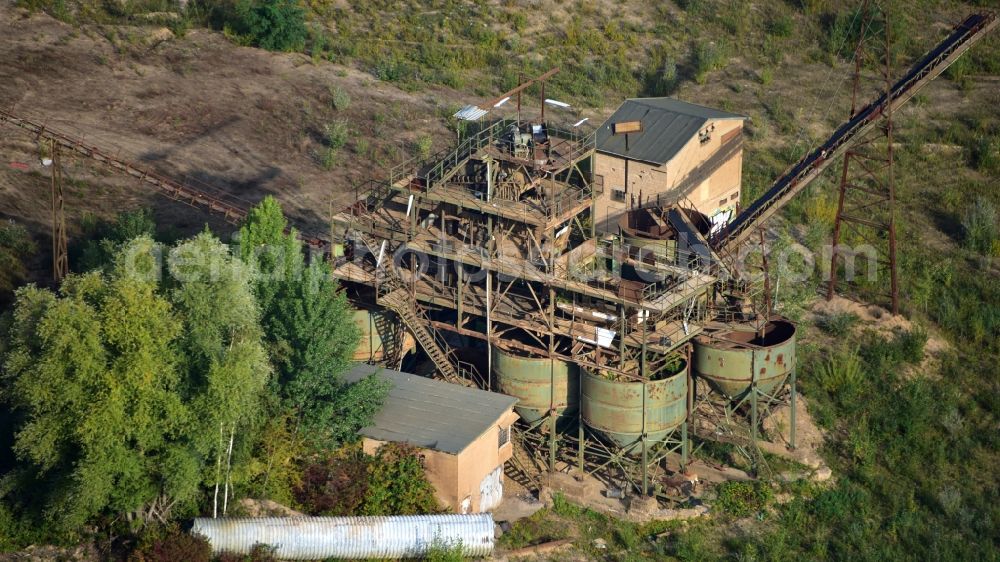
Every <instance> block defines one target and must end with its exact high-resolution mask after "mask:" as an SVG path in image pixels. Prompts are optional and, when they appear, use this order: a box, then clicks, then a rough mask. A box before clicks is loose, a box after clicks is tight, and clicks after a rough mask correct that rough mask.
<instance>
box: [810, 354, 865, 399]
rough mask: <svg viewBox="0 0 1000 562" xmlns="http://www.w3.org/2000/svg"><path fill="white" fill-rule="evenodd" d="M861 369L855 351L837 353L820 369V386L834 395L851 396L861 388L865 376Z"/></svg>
mask: <svg viewBox="0 0 1000 562" xmlns="http://www.w3.org/2000/svg"><path fill="white" fill-rule="evenodd" d="M861 367H862V365H861V360H860V359H859V357H858V353H857V351H854V350H852V351H840V352H837V353H835V354H833V355H831V356H830V357H828V358H827V360H826V363H825V364H824V365H823V367H822V368H821V369H820V371H819V383H820V386H822V387H823V390H825V391H827V392H829V393H830V394H834V395H845V394H847V395H849V394H853V393H854V391H856V390H857V389H858V388H859V387H860V386H861V383H862V382H863V378H864V376H865V375H864V371H863V370H862V368H861ZM838 398H843V396H838Z"/></svg>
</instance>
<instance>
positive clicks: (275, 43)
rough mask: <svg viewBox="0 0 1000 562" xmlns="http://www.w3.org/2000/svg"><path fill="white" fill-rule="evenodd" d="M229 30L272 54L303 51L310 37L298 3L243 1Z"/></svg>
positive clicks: (286, 1)
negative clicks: (275, 52)
mask: <svg viewBox="0 0 1000 562" xmlns="http://www.w3.org/2000/svg"><path fill="white" fill-rule="evenodd" d="M226 30H227V31H228V32H229V34H230V35H235V36H237V37H238V38H239V39H240V41H241V42H245V43H248V44H250V45H253V46H254V47H260V48H262V49H267V50H269V51H300V50H302V49H303V47H305V43H306V37H307V35H308V31H307V29H306V18H305V11H304V10H303V9H302V6H301V5H300V4H299V2H298V0H239V1H238V2H237V3H236V9H235V10H234V12H233V14H232V18H231V19H230V20H229V21H228V22H227V23H226Z"/></svg>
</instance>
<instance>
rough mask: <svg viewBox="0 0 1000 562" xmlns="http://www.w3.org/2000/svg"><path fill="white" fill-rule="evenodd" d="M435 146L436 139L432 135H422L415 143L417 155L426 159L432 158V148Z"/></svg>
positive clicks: (414, 147)
mask: <svg viewBox="0 0 1000 562" xmlns="http://www.w3.org/2000/svg"><path fill="white" fill-rule="evenodd" d="M433 148H434V139H432V138H431V137H430V135H420V136H419V137H417V140H416V141H415V142H414V143H413V149H414V152H416V153H417V157H418V158H420V159H421V160H426V159H427V158H430V155H431V150H432V149H433Z"/></svg>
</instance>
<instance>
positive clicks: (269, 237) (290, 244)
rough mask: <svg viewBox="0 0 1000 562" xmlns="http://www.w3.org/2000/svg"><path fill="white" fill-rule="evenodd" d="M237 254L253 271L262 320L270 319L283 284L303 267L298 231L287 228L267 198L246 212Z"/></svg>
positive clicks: (276, 206) (277, 206)
mask: <svg viewBox="0 0 1000 562" xmlns="http://www.w3.org/2000/svg"><path fill="white" fill-rule="evenodd" d="M238 248H239V251H238V254H239V257H240V258H241V259H242V260H243V262H244V263H246V264H248V265H249V266H251V267H252V268H253V270H254V277H255V282H254V292H255V294H256V295H257V302H258V304H259V305H260V308H261V311H262V313H263V315H264V318H265V319H267V318H268V317H270V316H271V315H272V314H273V312H274V309H275V307H276V303H275V302H274V299H275V297H276V296H277V294H278V292H279V291H281V289H282V288H283V286H285V284H284V283H283V282H285V281H294V280H295V279H297V278H298V277H299V275H301V273H302V270H303V269H304V267H305V265H304V264H305V260H304V257H303V254H302V243H301V242H299V240H298V232H297V231H296V230H295V229H294V228H289V226H288V220H286V219H285V215H284V213H283V212H282V210H281V205H280V204H279V203H278V201H277V200H276V199H275V198H274V197H271V196H270V195H268V196H267V197H265V198H264V199H263V200H262V201H261V202H260V204H258V205H257V206H256V207H254V208H253V209H251V210H250V213H249V214H248V215H247V219H246V221H245V222H244V224H243V226H242V227H240V233H239V239H238Z"/></svg>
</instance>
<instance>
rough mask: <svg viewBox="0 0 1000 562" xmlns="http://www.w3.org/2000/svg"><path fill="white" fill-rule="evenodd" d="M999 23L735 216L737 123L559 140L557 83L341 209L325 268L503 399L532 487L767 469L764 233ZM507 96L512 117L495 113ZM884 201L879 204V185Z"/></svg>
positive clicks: (625, 123)
mask: <svg viewBox="0 0 1000 562" xmlns="http://www.w3.org/2000/svg"><path fill="white" fill-rule="evenodd" d="M995 25H996V19H995V17H994V16H992V15H991V14H975V15H973V16H970V17H969V18H968V20H967V21H965V22H963V23H962V24H961V25H959V26H958V27H956V28H955V30H954V31H953V33H952V34H951V35H950V36H949V37H948V38H947V39H945V40H944V41H942V42H941V43H940V44H939V45H938V46H937V47H936V48H935V49H934V50H932V51H931V52H929V53H928V55H927V56H925V57H924V58H923V59H921V60H920V61H918V62H917V63H916V64H915V65H914V67H913V68H912V69H911V70H910V71H909V72H908V73H906V74H905V75H904V76H903V77H902V78H901V79H900V80H899V81H897V82H896V83H894V84H890V83H887V85H886V89H885V91H884V93H882V94H881V95H880V96H878V97H877V98H876V99H875V100H873V101H871V102H870V103H868V104H867V105H864V106H861V107H860V108H858V109H856V111H853V112H852V115H851V118H850V119H849V120H848V121H846V122H845V123H844V124H843V125H841V126H840V127H838V128H837V129H836V131H834V133H833V134H832V135H831V136H830V137H829V138H828V139H827V140H826V141H825V142H823V143H822V144H821V145H819V146H818V147H816V148H815V149H814V150H812V151H810V152H809V153H807V154H806V155H804V156H803V157H802V158H801V159H800V160H799V161H798V162H796V163H795V164H793V165H792V166H791V167H789V169H788V170H787V171H786V172H785V173H784V174H782V175H781V176H780V177H778V178H777V179H776V180H775V181H774V183H773V184H772V185H771V186H770V187H769V188H768V189H766V190H764V194H763V195H762V196H761V197H760V198H758V199H757V200H755V201H753V202H751V203H750V204H748V205H746V207H745V208H743V209H739V212H737V213H732V212H731V210H732V207H733V206H734V205H735V203H736V202H737V201H738V200H739V197H740V192H741V185H740V168H741V159H742V155H741V150H742V127H743V121H744V118H743V117H742V116H739V115H735V114H732V113H728V112H724V111H719V110H714V109H710V108H704V107H700V106H696V105H693V104H688V103H685V102H680V101H678V100H671V99H666V98H660V99H645V100H643V99H633V100H627V101H626V102H625V103H624V104H623V105H622V106H621V107H620V108H619V110H618V111H617V112H616V113H615V115H613V116H612V117H611V119H609V120H608V122H607V123H605V124H604V125H602V126H601V127H599V128H598V129H597V130H596V131H591V132H587V131H583V130H581V129H580V128H579V125H581V124H582V123H583V122H584V121H579V122H578V123H576V124H575V125H573V126H567V127H562V126H558V125H556V124H555V123H554V122H553V121H551V120H546V118H545V111H544V108H545V106H546V104H549V103H550V102H553V105H557V106H558V105H559V104H560V103H561V102H554V100H549V99H547V98H545V97H544V95H545V94H544V91H545V90H544V80H545V79H546V78H547V77H549V76H551V75H552V74H554V73H555V72H556V70H552V71H550V72H548V73H546V74H544V75H542V76H541V77H539V78H536V79H534V80H531V81H529V82H526V83H522V84H521V85H519V86H518V87H516V88H514V89H513V90H511V91H508V92H505V93H504V94H501V95H500V96H499V97H498V98H496V99H494V100H489V101H486V102H484V103H482V104H480V105H478V106H468V107H465V108H463V109H462V110H461V111H459V112H458V113H456V115H455V117H456V118H459V119H464V120H466V121H468V122H469V123H468V124H469V127H468V130H467V133H466V134H465V135H464V136H463V137H462V139H461V141H460V142H459V143H458V145H457V146H455V147H454V148H453V149H450V150H447V151H444V152H442V153H440V154H437V155H434V156H433V157H431V158H430V159H428V160H426V161H412V162H408V163H404V164H402V165H400V166H397V167H395V168H393V169H391V170H389V171H388V173H387V174H386V177H385V178H381V179H376V180H372V181H371V182H370V184H368V186H367V187H366V189H365V191H364V192H363V193H361V194H360V195H361V196H360V197H359V198H358V200H357V201H356V202H355V203H353V204H351V205H350V206H349V207H347V208H345V209H343V210H342V211H340V212H338V213H335V214H334V216H333V217H332V221H331V222H332V228H331V236H332V239H333V242H334V250H333V252H332V253H333V266H334V270H333V274H334V276H335V277H336V278H338V279H339V280H340V281H341V282H342V284H343V285H344V287H345V288H346V289H347V291H348V294H349V295H350V297H351V298H352V299H353V300H354V302H356V303H358V304H361V305H363V306H365V307H368V308H377V307H381V308H382V309H386V310H389V311H392V312H394V313H395V314H396V315H397V317H398V320H399V321H400V322H401V324H402V325H405V326H406V329H407V330H408V331H409V332H411V333H412V334H413V336H414V338H415V340H416V341H417V343H418V344H419V346H420V348H421V349H422V350H423V351H424V352H425V353H426V355H427V357H428V359H430V361H431V362H432V363H433V364H434V366H435V370H436V374H437V376H440V377H441V378H443V379H445V380H447V381H449V382H452V383H455V384H456V385H457V386H458V385H462V386H478V387H480V388H483V389H488V390H499V391H500V392H503V393H505V394H508V395H510V396H512V397H515V398H516V399H517V402H516V404H514V409H515V411H516V412H517V414H518V415H519V416H520V422H519V423H518V424H516V425H515V428H514V429H515V432H514V433H515V439H516V441H517V442H518V443H519V445H520V446H521V447H522V448H523V450H524V451H526V453H527V455H528V456H529V459H527V460H525V462H534V463H536V467H539V465H540V467H541V468H542V469H543V472H544V471H545V470H547V471H549V472H552V471H556V470H570V469H575V470H579V471H583V472H586V473H589V474H592V475H595V476H597V477H598V478H601V479H603V480H604V481H605V482H606V483H608V484H609V485H614V486H617V487H621V488H622V489H627V490H629V492H630V493H634V492H638V493H639V494H642V495H650V494H652V495H660V493H659V492H660V491H661V490H660V488H659V483H660V482H661V481H662V478H663V477H664V476H665V474H666V473H667V471H668V470H677V469H683V468H684V467H685V466H686V465H687V463H688V460H689V456H690V453H691V443H692V436H695V437H696V438H697V439H698V440H700V441H702V442H704V441H705V440H714V441H725V442H727V443H730V444H733V445H735V446H736V449H737V450H739V451H742V452H743V453H744V454H745V455H746V456H748V457H750V459H751V461H752V462H753V463H754V464H755V465H756V466H762V465H766V463H762V462H760V459H761V458H762V457H761V455H760V452H759V450H758V449H757V442H758V439H759V438H760V437H762V435H761V434H760V426H761V424H760V422H761V419H762V418H763V417H765V416H767V415H768V413H769V411H770V410H771V409H773V408H775V407H776V406H778V405H780V404H785V403H787V404H788V406H789V407H790V411H791V420H790V424H791V432H790V439H789V441H790V443H788V445H789V446H790V447H791V448H794V447H795V396H796V393H795V384H796V358H795V356H796V327H795V325H794V323H792V322H790V321H788V320H786V319H783V318H780V317H777V316H775V315H774V314H773V303H772V300H773V291H772V287H771V283H770V278H769V274H768V266H767V259H766V252H764V248H763V246H764V243H765V236H764V232H763V225H764V223H765V222H766V221H767V220H769V218H770V217H771V216H773V215H774V214H775V213H776V212H777V211H778V210H780V209H781V207H782V206H784V205H786V204H787V203H788V202H789V201H790V200H791V199H792V198H793V197H795V196H796V195H797V194H798V193H800V192H801V191H802V189H804V188H805V186H807V185H808V184H809V183H810V182H811V181H812V180H813V179H815V178H816V177H818V176H819V174H821V173H822V172H823V170H825V169H826V167H828V166H829V165H830V164H831V163H832V162H834V161H836V159H838V158H845V156H848V155H850V154H852V153H850V152H849V150H850V149H851V148H852V147H854V146H856V145H870V144H871V139H872V138H873V137H878V135H885V134H891V130H892V127H891V124H890V121H891V115H892V112H893V111H894V110H895V109H896V108H897V107H899V106H901V105H902V104H904V103H905V102H906V101H907V100H908V99H910V98H911V97H912V96H913V95H914V93H915V92H916V91H918V90H919V89H920V88H921V87H923V86H924V85H926V84H927V83H928V82H929V81H930V80H932V79H933V78H934V77H936V76H937V75H939V74H940V73H941V72H942V71H943V70H944V69H945V68H947V66H948V65H949V64H951V62H953V61H954V60H956V59H957V58H958V57H959V56H961V54H962V53H963V52H964V51H965V50H966V49H968V47H969V46H970V45H971V44H972V43H973V42H975V41H976V40H978V39H979V38H981V37H982V36H983V35H985V34H986V33H987V32H988V31H989V30H990V29H992V27H993V26H995ZM535 83H540V86H541V87H540V93H541V96H540V97H541V98H542V99H541V102H540V103H539V111H538V115H528V114H527V113H528V112H527V111H524V110H523V108H522V104H521V97H520V96H521V93H522V91H524V90H525V89H526V88H527V87H529V86H531V85H533V84H535ZM514 96H516V97H517V113H516V116H514V117H513V118H509V117H507V118H505V117H500V118H492V117H491V114H492V112H493V111H494V110H495V109H496V108H499V107H501V106H503V105H504V104H506V103H507V102H508V101H510V100H511V99H512V98H513V97H514ZM562 105H565V104H562ZM883 144H884V143H883ZM889 146H890V147H891V142H890V143H889ZM889 162H891V158H890V159H889ZM845 166H846V164H845ZM626 168H628V170H627V171H626ZM845 175H846V172H845ZM845 185H846V184H845ZM882 185H883V188H884V189H886V190H887V193H888V195H887V197H888V200H889V201H890V202H891V201H892V184H891V174H890V175H889V180H888V182H887V183H884V184H882ZM843 189H844V188H843V187H842V190H843ZM876 195H878V196H879V197H881V196H882V195H879V194H876ZM616 215H617V216H616ZM840 217H841V213H840V211H838V221H839V220H840ZM889 224H890V225H891V212H890V223H889ZM890 230H891V229H890ZM891 238H892V237H891V236H890V240H891ZM752 249H756V250H757V254H756V256H757V257H756V258H751V259H749V260H746V259H745V255H746V254H747V251H748V250H752ZM891 255H892V253H891V250H890V256H891ZM834 259H835V258H834ZM890 261H891V260H890ZM892 279H893V295H895V275H893V276H892ZM894 299H895V296H894ZM389 355H391V354H389ZM456 428H457V426H456ZM514 459H515V460H516V459H517V457H516V456H515V457H514Z"/></svg>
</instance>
